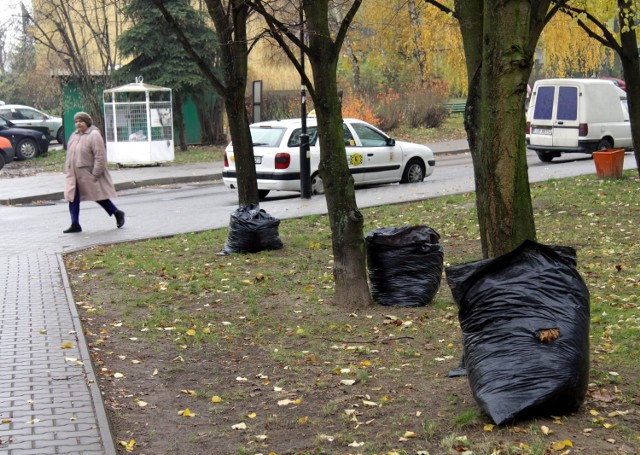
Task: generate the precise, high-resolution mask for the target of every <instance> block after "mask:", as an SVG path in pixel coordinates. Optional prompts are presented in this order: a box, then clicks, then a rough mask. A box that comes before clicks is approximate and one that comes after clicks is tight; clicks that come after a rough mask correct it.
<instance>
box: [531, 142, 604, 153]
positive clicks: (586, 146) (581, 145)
mask: <svg viewBox="0 0 640 455" xmlns="http://www.w3.org/2000/svg"><path fill="white" fill-rule="evenodd" d="M599 142H600V141H598V140H595V141H594V140H589V141H578V145H577V146H576V147H554V146H550V145H532V144H531V143H528V144H527V148H528V149H530V150H534V151H536V152H547V151H549V152H559V153H593V152H595V151H596V150H597V149H598V144H599Z"/></svg>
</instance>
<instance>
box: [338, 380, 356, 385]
mask: <svg viewBox="0 0 640 455" xmlns="http://www.w3.org/2000/svg"><path fill="white" fill-rule="evenodd" d="M355 383H356V381H355V379H343V380H342V381H340V384H342V385H353V384H355Z"/></svg>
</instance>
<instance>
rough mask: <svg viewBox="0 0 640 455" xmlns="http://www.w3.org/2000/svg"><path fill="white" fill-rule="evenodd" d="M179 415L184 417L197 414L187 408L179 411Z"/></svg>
mask: <svg viewBox="0 0 640 455" xmlns="http://www.w3.org/2000/svg"><path fill="white" fill-rule="evenodd" d="M178 415H180V416H182V417H195V416H196V415H197V414H196V413H195V412H191V411H190V410H189V408H186V409H184V410H182V411H178Z"/></svg>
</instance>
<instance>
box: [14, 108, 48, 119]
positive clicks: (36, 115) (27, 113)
mask: <svg viewBox="0 0 640 455" xmlns="http://www.w3.org/2000/svg"><path fill="white" fill-rule="evenodd" d="M16 113H18V114H20V115H22V118H23V119H28V120H44V118H45V116H44V115H42V114H41V113H40V112H38V111H34V110H33V109H16Z"/></svg>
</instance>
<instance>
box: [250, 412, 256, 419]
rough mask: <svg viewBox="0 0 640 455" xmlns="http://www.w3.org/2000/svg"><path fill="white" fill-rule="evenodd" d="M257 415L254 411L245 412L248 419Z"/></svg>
mask: <svg viewBox="0 0 640 455" xmlns="http://www.w3.org/2000/svg"><path fill="white" fill-rule="evenodd" d="M257 415H258V414H256V413H255V412H251V413H249V414H247V417H249V418H250V419H255V418H256V416H257Z"/></svg>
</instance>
